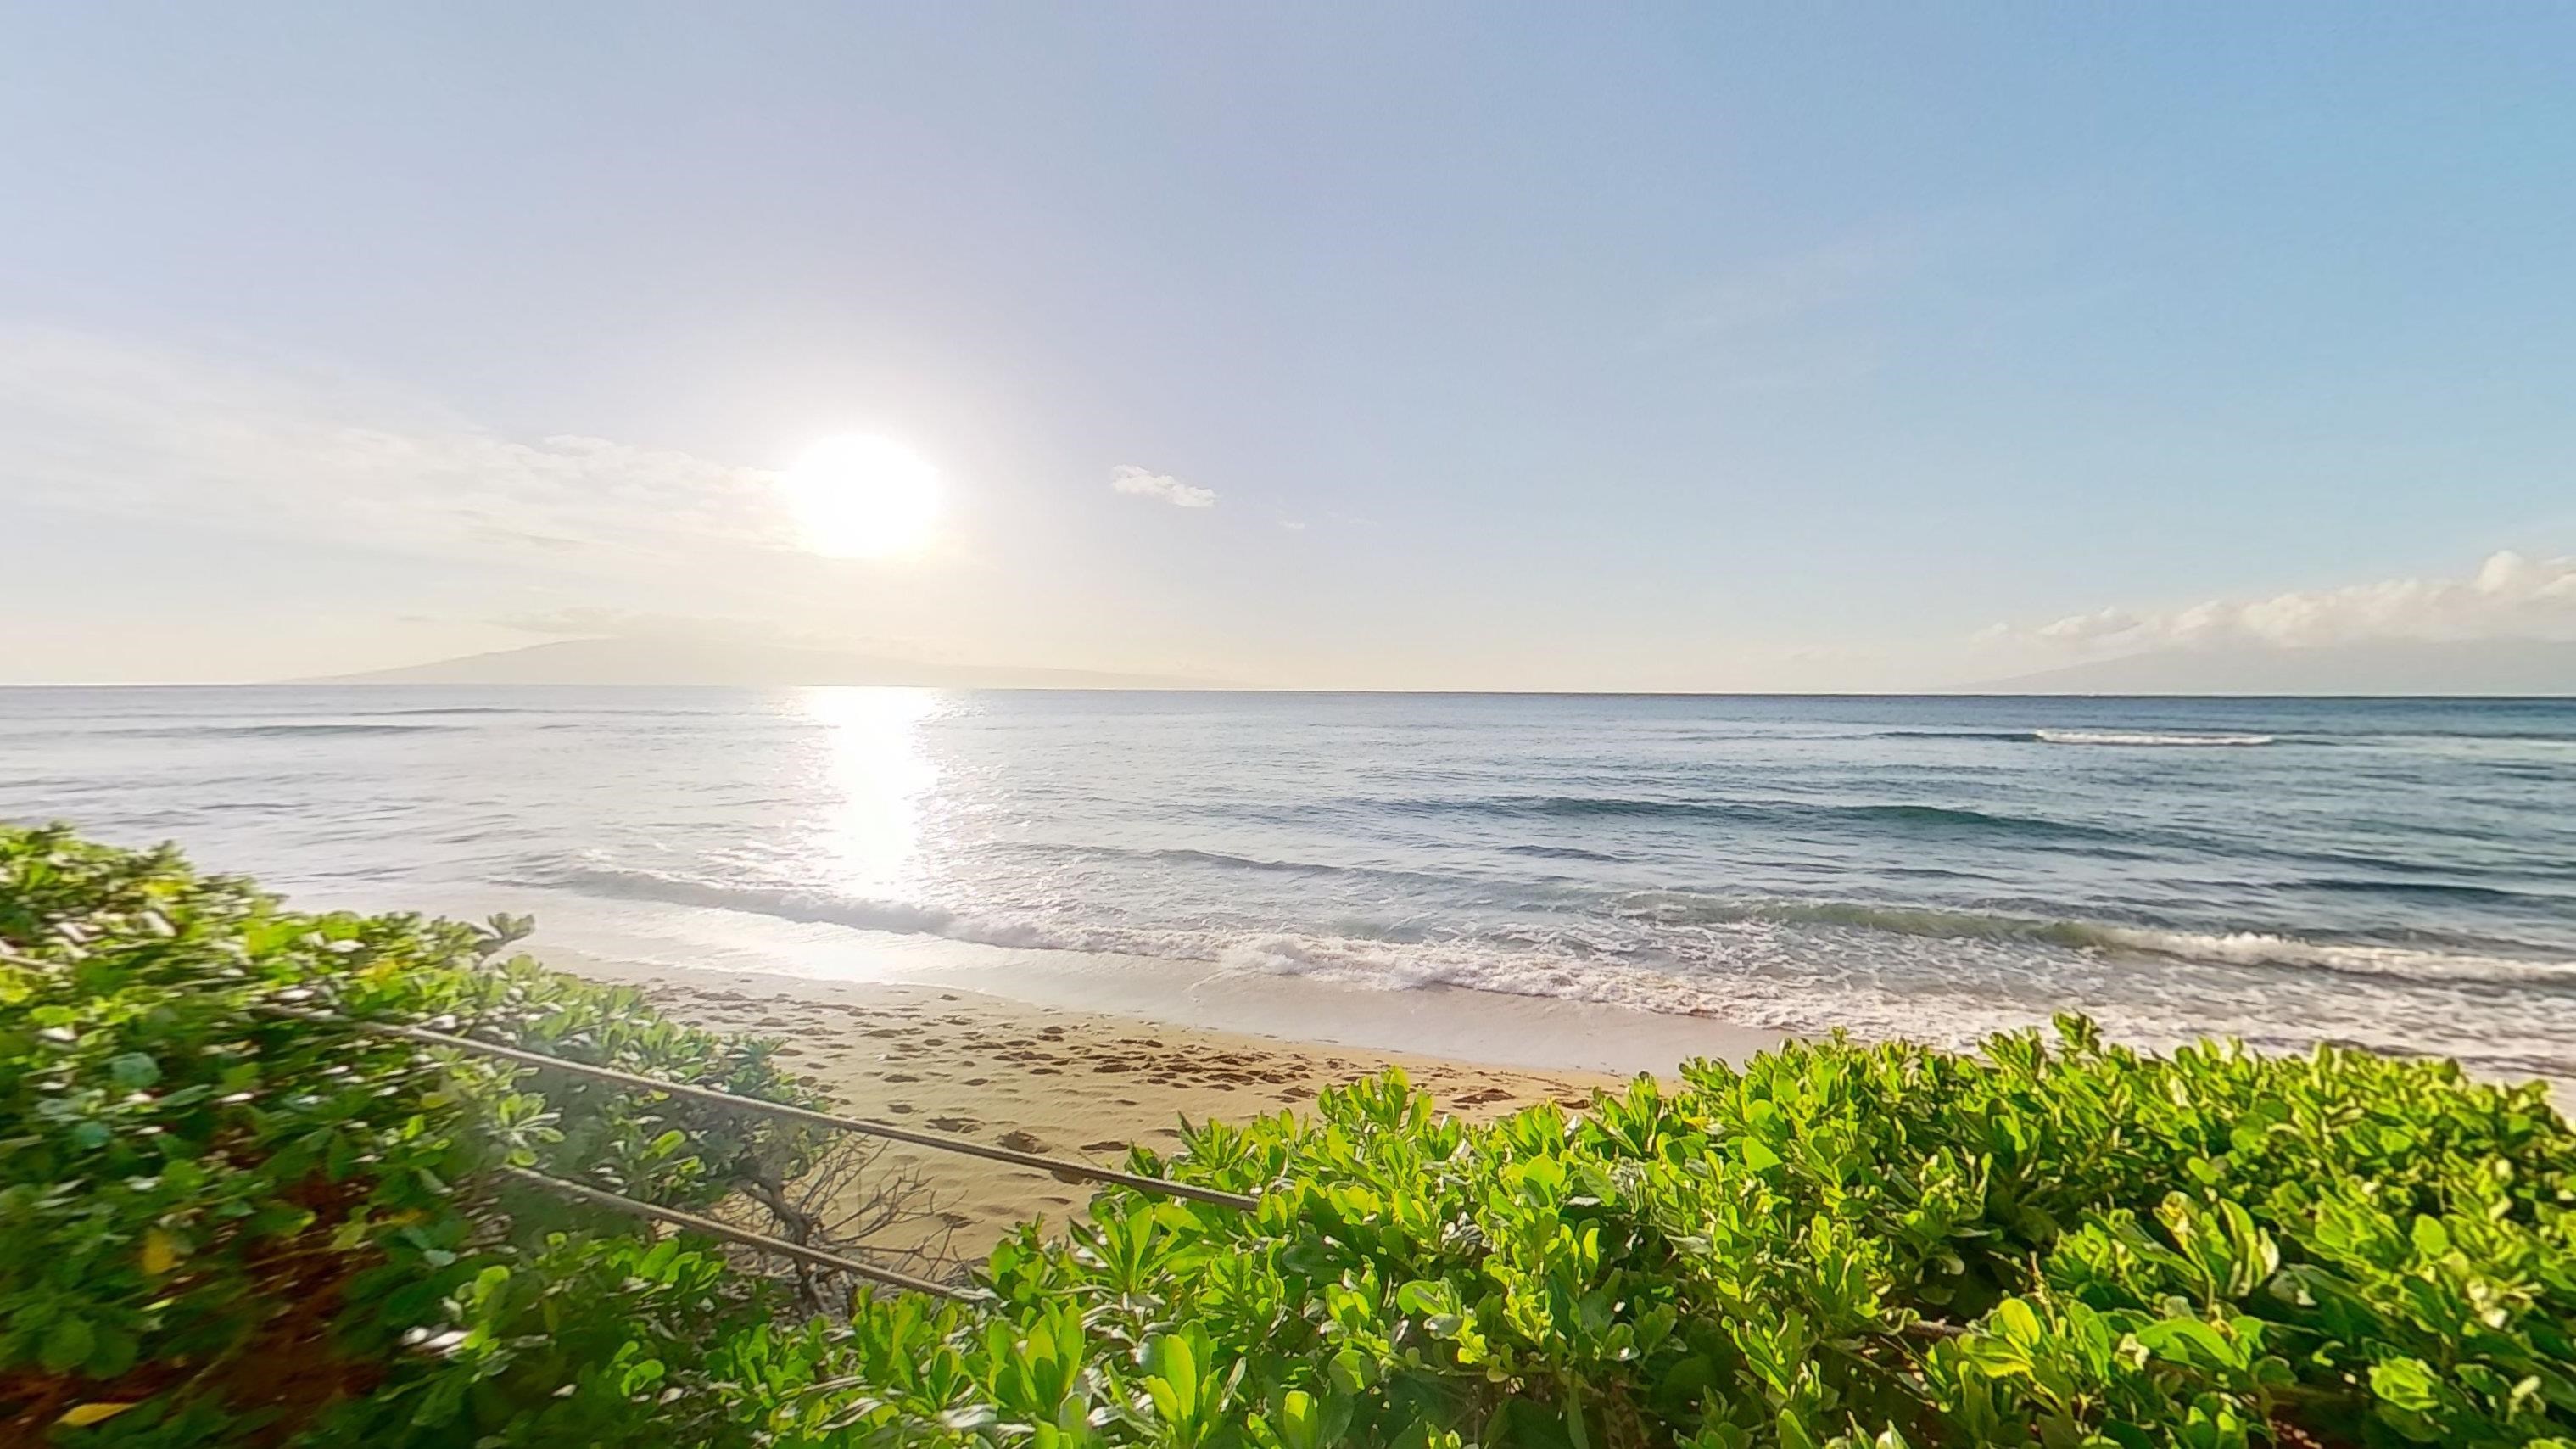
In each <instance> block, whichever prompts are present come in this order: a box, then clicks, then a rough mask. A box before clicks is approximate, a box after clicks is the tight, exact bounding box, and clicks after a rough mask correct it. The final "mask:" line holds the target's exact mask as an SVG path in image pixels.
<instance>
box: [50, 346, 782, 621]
mask: <svg viewBox="0 0 2576 1449" xmlns="http://www.w3.org/2000/svg"><path fill="white" fill-rule="evenodd" d="M0 475H5V477H6V480H7V483H8V486H9V488H10V492H11V496H12V498H13V499H15V500H17V501H21V502H35V503H42V504H47V505H51V506H55V507H60V508H68V509H78V510H83V511H88V512H95V513H112V514H119V515H127V516H134V517H140V518H148V519H151V520H154V521H156V522H168V523H180V524H187V525H197V526H209V527H215V528H222V529H227V530H231V531H236V532H243V533H251V534H257V535H263V536H270V537H284V538H296V539H309V540H315V541H322V542H330V543H338V544H345V545H353V546H363V547H366V548H370V549H375V550H384V551H393V552H401V553H407V554H414V555H428V556H433V557H450V556H464V555H473V556H482V557H489V556H492V555H494V554H496V553H498V554H501V555H504V556H506V555H509V554H513V553H522V552H524V553H526V554H528V555H530V556H532V557H542V558H543V559H544V560H545V563H546V566H547V567H548V568H552V569H576V570H584V569H598V570H604V571H610V572H631V571H633V570H634V569H636V568H638V567H639V566H645V565H649V564H651V563H654V562H657V561H677V560H686V561H695V562H698V563H701V564H702V563H703V562H704V561H705V560H706V558H707V553H706V551H707V550H708V549H710V548H716V549H722V548H726V547H728V546H730V547H734V548H739V549H748V550H758V551H763V552H765V551H768V550H772V549H785V548H793V547H794V546H795V534H794V530H793V528H792V526H791V523H790V520H789V519H788V518H787V517H786V515H785V510H784V508H783V506H782V504H781V503H780V501H779V498H778V495H777V490H776V475H775V474H773V473H770V472H767V471H764V470H761V469H756V468H744V467H738V466H734V465H731V464H726V463H720V462H717V461H714V460H711V459H707V458H701V457H697V456H694V455H692V454H688V453H682V452H676V451H672V450H668V449H658V448H645V447H637V446H634V445H631V444H626V443H619V442H614V441H611V440H608V439H605V438H592V437H581V436H575V435H561V436H553V437H544V438H538V439H534V440H521V439H516V438H510V437H505V436H502V435H500V434H498V433H495V432H493V431H491V430H490V429H487V428H483V427H480V426H478V425H476V424H474V423H472V422H470V421H468V420H466V419H462V418H459V417H457V416H455V415H454V414H453V413H451V412H449V411H448V410H446V409H443V408H440V407H438V406H436V405H435V404H432V403H429V402H427V401H426V400H424V399H421V398H417V397H413V396H409V395H405V394H402V393H399V392H396V391H393V390H390V389H383V388H375V387H370V386H368V385H365V384H363V383H359V382H356V381H353V380H351V379H347V378H342V377H329V376H316V375H306V374H299V373H295V372H292V371H290V370H286V369H281V368H275V367H268V366H260V365H244V364H236V363H226V362H217V361H212V360H208V359H204V358H199V357H193V356H189V355H185V354H179V353H171V352H162V351H156V350H152V349H147V348H138V347H128V346H124V345H121V344H116V343H110V342H103V341H100V340H98V339H94V338H89V337H83V336H78V335H74V334H69V333H62V332H43V331H22V332H7V333H0Z"/></svg>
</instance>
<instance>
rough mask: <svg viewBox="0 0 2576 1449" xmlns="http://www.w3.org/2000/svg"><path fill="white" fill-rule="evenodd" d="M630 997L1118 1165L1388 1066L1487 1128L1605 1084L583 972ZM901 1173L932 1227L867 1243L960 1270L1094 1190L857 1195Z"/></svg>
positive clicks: (902, 1160) (1183, 1032)
mask: <svg viewBox="0 0 2576 1449" xmlns="http://www.w3.org/2000/svg"><path fill="white" fill-rule="evenodd" d="M585 974H592V975H601V976H606V977H609V978H610V979H614V980H616V981H618V982H621V983H623V984H628V985H634V986H637V987H640V988H641V989H643V990H644V992H645V993H646V994H647V996H648V997H650V999H651V1000H652V1002H653V1004H654V1005H655V1006H656V1007H657V1008H659V1009H661V1010H662V1011H664V1012H666V1013H668V1014H669V1015H671V1016H673V1017H675V1018H677V1019H679V1020H682V1021H686V1022H689V1023H692V1024H694V1025H699V1026H705V1027H711V1028H716V1029H720V1030H725V1031H735V1032H744V1033H749V1034H752V1035H756V1036H765V1037H772V1038H776V1039H778V1040H781V1041H783V1042H785V1043H786V1046H785V1047H784V1048H783V1049H782V1053H781V1055H782V1058H783V1060H784V1061H785V1062H786V1063H787V1065H788V1066H789V1067H790V1068H791V1069H792V1070H794V1071H795V1072H797V1073H798V1074H799V1075H801V1076H803V1077H804V1078H806V1079H807V1080H809V1081H811V1082H812V1083H814V1084H815V1085H816V1086H817V1087H818V1088H820V1089H821V1090H822V1091H823V1092H824V1093H825V1094H826V1095H827V1096H829V1097H830V1098H831V1099H832V1100H833V1101H834V1102H835V1103H836V1104H837V1105H838V1106H839V1107H840V1108H841V1109H843V1110H846V1111H848V1112H850V1113H852V1114H854V1115H858V1116H863V1117H874V1118H880V1119H883V1120H886V1121H892V1122H899V1123H903V1124H906V1125H911V1126H917V1127H922V1128H926V1129H928V1130H931V1131H935V1132H944V1133H953V1134H955V1135H957V1136H960V1137H966V1138H971V1139H974V1140H976V1141H980V1142H990V1143H996V1144H999V1145H1002V1146H1007V1147H1012V1148H1016V1149H1019V1150H1021V1151H1026V1152H1043V1153H1047V1154H1049V1155H1053V1156H1060V1157H1069V1158H1074V1159H1077V1160H1081V1161H1086V1162H1093V1163H1097V1164H1100V1165H1102V1166H1117V1165H1120V1164H1121V1163H1123V1161H1124V1160H1125V1158H1126V1154H1127V1149H1128V1147H1129V1146H1130V1145H1131V1144H1133V1145H1142V1146H1146V1147H1168V1146H1170V1145H1171V1144H1172V1143H1174V1142H1175V1141H1176V1140H1177V1139H1178V1137H1179V1135H1180V1130H1179V1124H1180V1120H1181V1119H1182V1118H1184V1117H1186V1118H1189V1119H1191V1120H1193V1121H1206V1120H1210V1119H1229V1120H1243V1119H1248V1118H1252V1117H1257V1116H1263V1115H1268V1114H1274V1113H1278V1112H1297V1111H1303V1110H1307V1109H1308V1108H1310V1107H1311V1106H1312V1104H1313V1102H1314V1100H1315V1094H1316V1093H1317V1092H1318V1091H1319V1090H1321V1089H1323V1088H1325V1087H1329V1086H1331V1085H1333V1084H1335V1083H1339V1082H1346V1081H1349V1080H1351V1079H1352V1078H1354V1077H1360V1076H1365V1075H1369V1074H1372V1073H1375V1072H1378V1071H1381V1070H1383V1069H1385V1068H1386V1067H1388V1066H1399V1067H1402V1068H1403V1069H1404V1071H1405V1073H1406V1074H1407V1075H1408V1076H1410V1077H1411V1078H1412V1080H1413V1081H1414V1082H1415V1083H1416V1084H1417V1085H1419V1086H1420V1087H1422V1088H1423V1089H1424V1090H1426V1091H1429V1092H1430V1093H1431V1094H1432V1095H1433V1096H1434V1097H1435V1098H1436V1099H1438V1101H1439V1103H1440V1105H1441V1106H1442V1108H1443V1109H1445V1110H1447V1111H1450V1112H1454V1113H1457V1114H1459V1115H1461V1116H1466V1117H1475V1118H1484V1117H1491V1116H1496V1115H1500V1114H1502V1113H1505V1112H1509V1111H1511V1110H1513V1109H1515V1108H1518V1107H1521V1106H1525V1105H1528V1104H1530V1103H1534V1102H1540V1101H1556V1102H1560V1103H1562V1104H1564V1105H1565V1106H1567V1107H1570V1108H1571V1107H1580V1106H1582V1105H1584V1103H1585V1102H1587V1101H1588V1100H1589V1094H1590V1092H1591V1090H1592V1089H1593V1088H1595V1087H1601V1086H1616V1085H1618V1084H1619V1081H1620V1079H1619V1078H1618V1077H1615V1076H1612V1075H1609V1074H1606V1073H1600V1072H1586V1071H1543V1070H1529V1069H1522V1068H1514V1067H1502V1066H1487V1065H1479V1064H1476V1063H1471V1062H1462V1061H1456V1060H1450V1059H1446V1058H1441V1057H1430V1056H1419V1055H1412V1054H1408V1053H1402V1052H1390V1051H1382V1050H1374V1049H1364V1048H1353V1047H1348V1046H1331V1045H1318V1044H1309V1043H1299V1042H1292V1041H1286V1040H1281V1039H1276V1038H1271V1037H1264V1036H1254V1035H1249V1034H1244V1033H1238V1032H1227V1031H1218V1030H1212V1029H1208V1028H1203V1027H1194V1026H1175V1025H1170V1024H1167V1023H1161V1022H1154V1021H1148V1020H1144V1019H1142V1018H1138V1017H1132V1016H1121V1015H1116V1014H1111V1013H1104V1012H1093V1011H1084V1010H1078V1009H1073V1008H1068V1007H1059V1006H1049V1005H1042V1004H1035V1003H1029V1002H1022V1001H1016V1000H1013V999H1010V998H1007V997H1003V996H997V995H993V994H990V993H986V992H978V991H972V990H963V989H958V988H954V987H949V986H938V985H919V984H908V983H890V982H860V983H847V984H843V983H832V982H820V981H814V980H809V979H802V978H797V977H788V976H768V975H748V974H741V975H737V974H724V975H718V974H715V973H709V972H695V971H673V970H657V969H649V968H635V967H628V968H617V969H608V968H602V967H598V966H592V967H589V968H585ZM902 1174H915V1175H917V1176H918V1178H919V1180H920V1182H921V1184H922V1185H923V1187H924V1189H925V1190H926V1192H927V1194H928V1198H929V1201H928V1209H929V1215H928V1216H926V1217H923V1218H920V1219H917V1220H915V1221H913V1222H910V1223H908V1224H906V1225H904V1226H903V1227H901V1228H899V1229H897V1230H894V1231H891V1232H888V1233H886V1234H883V1235H881V1237H879V1238H878V1239H875V1240H872V1245H874V1246H879V1247H882V1248H890V1249H896V1250H911V1249H925V1248H927V1249H937V1248H941V1247H944V1249H945V1251H946V1253H947V1254H949V1255H952V1256H956V1257H972V1256H978V1255H980V1254H982V1253H983V1252H984V1251H986V1250H987V1249H989V1248H990V1247H991V1246H992V1244H993V1243H994V1242H995V1241H996V1240H998V1239H999V1238H1000V1237H1001V1236H1002V1235H1003V1234H1004V1233H1006V1232H1007V1231H1009V1229H1010V1228H1011V1227H1012V1225H1013V1224H1015V1223H1018V1222H1020V1221H1023V1220H1026V1219H1030V1218H1037V1219H1042V1220H1044V1221H1045V1222H1046V1223H1047V1224H1048V1226H1049V1227H1050V1229H1052V1228H1055V1227H1059V1226H1061V1225H1062V1223H1063V1222H1064V1221H1065V1220H1066V1219H1067V1217H1069V1216H1070V1215H1071V1214H1074V1213H1076V1212H1079V1211H1080V1209H1081V1206H1082V1204H1083V1202H1085V1201H1086V1200H1087V1198H1088V1196H1089V1192H1090V1189H1089V1188H1088V1187H1086V1186H1084V1185H1081V1184H1068V1183H1063V1182H1058V1181H1055V1180H1054V1179H1052V1178H1050V1177H1048V1176H1046V1175H1044V1174H1042V1173H1038V1172H1034V1171H1031V1170H1028V1169H1025V1168H1020V1167H1016V1166H1013V1165H1010V1164H1005V1163H996V1162H987V1161H983V1160H981V1159H978V1158H973V1157H965V1156H960V1155H956V1154H952V1153H943V1152H936V1151H932V1150H929V1149H924V1148H915V1147H910V1146H905V1145H901V1144H897V1145H894V1146H891V1147H888V1148H887V1149H886V1150H885V1152H884V1153H883V1155H882V1156H881V1157H879V1158H878V1159H876V1161H875V1162H874V1163H873V1164H872V1165H871V1167H870V1169H869V1173H868V1180H870V1181H879V1182H882V1181H887V1180H890V1179H892V1178H893V1177H895V1176H898V1175H902Z"/></svg>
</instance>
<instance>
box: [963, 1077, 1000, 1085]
mask: <svg viewBox="0 0 2576 1449" xmlns="http://www.w3.org/2000/svg"><path fill="white" fill-rule="evenodd" d="M991 1080H993V1079H992V1078H991V1077H968V1078H967V1079H966V1080H964V1081H962V1082H959V1083H958V1084H957V1085H959V1086H961V1087H980V1086H983V1085H984V1084H985V1083H987V1082H989V1081H991Z"/></svg>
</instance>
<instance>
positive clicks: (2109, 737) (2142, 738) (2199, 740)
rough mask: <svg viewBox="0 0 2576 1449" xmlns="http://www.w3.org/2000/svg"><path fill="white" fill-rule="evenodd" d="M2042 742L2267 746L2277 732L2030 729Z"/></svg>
mask: <svg viewBox="0 0 2576 1449" xmlns="http://www.w3.org/2000/svg"><path fill="white" fill-rule="evenodd" d="M2031 735H2032V736H2033V737H2034V738H2036V739H2037V740H2038V741H2039V742H2040V743H2041V744H2044V745H2146V746H2167V745H2172V746H2190V745H2268V744H2273V743H2275V742H2277V741H2278V739H2279V736H2277V735H2149V734H2131V733H2125V732H2122V731H2117V730H2032V731H2031Z"/></svg>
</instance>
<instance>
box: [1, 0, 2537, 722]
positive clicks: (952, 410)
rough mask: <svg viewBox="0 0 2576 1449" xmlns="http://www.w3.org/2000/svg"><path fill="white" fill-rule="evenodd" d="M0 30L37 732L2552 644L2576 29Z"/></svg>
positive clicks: (1285, 25)
mask: <svg viewBox="0 0 2576 1449" xmlns="http://www.w3.org/2000/svg"><path fill="white" fill-rule="evenodd" d="M5 15H6V33H7V35H8V37H9V39H8V43H7V44H6V45H5V46H0V135H5V136H6V137H7V138H8V144H6V145H5V146H0V617H5V618H6V619H7V620H8V621H9V627H8V628H7V629H6V630H5V631H0V682H7V681H55V680H153V679H257V678H273V677H281V676H290V675H301V674H313V673H323V672H335V671H341V670H352V669H361V668H369V667H376V666H382V665H393V664H402V663H410V662H416V661H420V660H426V659H432V658H437V657H441V656H444V655H450V654H458V653H466V652H471V651H475V650H481V649H492V648H507V647H514V646H517V645H521V644H528V643H535V642H542V641H544V640H546V639H550V638H558V637H565V636H567V635H570V634H578V633H598V632H628V633H644V634H651V633H657V632H669V633H678V634H689V635H693V636H704V635H708V634H714V635H718V636H722V637H736V636H739V637H745V638H765V639H781V640H793V641H797V642H811V643H829V644H836V645H842V646H847V647H851V648H857V649H863V650H868V651H871V652H877V653H887V654H899V655H910V656H916V657H921V658H926V659H935V660H942V661H950V662H980V663H1006V664H1024V665H1042V666H1055V667H1068V668H1102V669H1115V670H1128V671H1149V672H1157V673H1176V672H1177V673H1191V674H1198V675H1204V676H1208V677H1211V678H1218V679H1224V680H1230V681H1235V682H1245V683H1264V684H1288V685H1308V686H1336V685H1346V686H1357V687H1390V686H1391V687H1404V686H1418V687H1442V688H1448V687H1496V688H1637V689H1670V688H1712V689H1878V688H1908V687H1919V686H1929V685H1940V684H1946V683H1952V682H1957V681H1961V680H1969V679H1977V678H1989V677H1996V676H2001V675H2008V674H2014V673H2019V672H2022V671H2025V670H2030V669H2038V668H2044V667H2048V666H2050V665H2052V664H2058V663H2068V662H2074V661H2077V660H2081V659H2086V658H2093V657H2099V656H2100V655H2102V654H2104V653H2112V652H2119V651H2122V650H2131V649H2142V648H2150V647H2162V646H2168V645H2181V646H2186V647H2189V646H2196V645H2201V644H2210V643H2240V642H2246V641H2255V642H2296V643H2309V642H2349V641H2359V640H2369V639H2374V638H2385V637H2402V638H2427V637H2430V638H2470V637H2539V638H2557V639H2566V638H2576V557H2572V556H2576V407H2571V401H2576V267H2571V266H2570V265H2569V260H2568V259H2569V255H2570V239H2571V237H2576V86H2570V85H2568V84H2567V79H2566V60H2567V57H2568V56H2569V55H2571V54H2576V9H2570V8H2567V7H2552V6H2543V5H2536V4H2533V5H2504V4H2469V5H2459V6H2397V5H2349V6H2327V5H2322V4H2287V5H2277V6H2268V7H2258V8H2251V9H2249V8H2245V7H2234V6H2214V5H2211V6H2204V5H2165V6H2155V7H2124V8H2114V7H2101V6H2083V7H2078V6H2046V5H2036V4H1996V5H1985V6H1977V7H1966V6H1922V5H1908V6H1897V5H1838V6H1824V7H1784V6H1765V7H1734V6H1730V7H1710V6H1669V7H1655V6H1629V7H1619V8H1617V9H1616V10H1615V11H1612V10H1608V9H1604V8H1602V7H1592V6H1573V5H1560V6H1552V7H1530V6H1503V5H1492V4H1472V5H1468V4H1407V5H1401V6H1366V7H1363V6H1346V5H1299V6H1276V7H1251V6H1199V7H1184V6H1180V5H1130V4H1116V3H1108V4H1086V5H1070V4H1066V5H1047V6H1041V5H1035V4H1014V5H990V4H974V3H957V4H943V5H937V6H902V7H898V6H891V5H868V6H857V5H841V4H828V5H826V4H816V5H776V4H768V5H763V4H753V5H743V6H731V7H725V8H724V9H722V10H721V11H719V10H716V9H713V8H708V7H691V6H661V5H626V4H619V5H577V4H565V5H551V6H542V7H529V6H518V5H498V4H488V5H444V6H437V7H391V6H357V7H350V6H338V7H326V6H320V5H314V6H283V5H271V4H253V5H240V6H231V7H158V6H155V7H145V6H140V5H126V4H117V3H106V4H93V5H82V6H49V5H35V4H21V3H8V4H7V6H6V11H5ZM851 432H859V433H869V434H875V435H879V436H882V437H885V438H888V439H892V440H895V441H897V442H899V443H900V444H902V445H903V446H905V447H907V448H909V449H911V450H912V451H914V452H916V453H917V454H918V455H919V456H920V457H921V458H922V459H925V460H927V461H928V462H929V463H930V464H931V466H933V467H934V468H936V469H937V471H938V474H939V476H940V479H941V481H942V485H943V489H944V496H943V503H942V512H941V514H940V516H939V520H938V523H937V525H936V529H935V532H934V534H933V536H932V538H931V540H930V542H929V543H928V545H927V546H926V547H923V548H921V549H919V550H917V551H914V552H910V553H907V554H903V555H901V556H897V557H890V558H834V557H825V556H821V555H818V554H816V553H814V552H812V551H811V550H810V549H808V548H806V547H804V546H803V543H802V541H801V539H800V534H799V532H798V529H797V527H796V525H795V522H794V520H792V519H791V518H789V517H788V515H787V513H786V511H785V508H784V506H783V505H782V503H781V493H780V489H779V487H778V481H777V476H776V475H777V473H778V472H779V470H782V469H784V468H786V467H787V466H788V465H789V464H790V463H791V462H792V461H793V460H795V459H796V458H797V457H798V455H799V454H800V452H802V450H803V449H805V448H806V447H807V446H808V445H809V444H811V443H813V442H814V441H815V440H817V439H819V438H824V437H827V436H832V435H837V434H843V433H851Z"/></svg>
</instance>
